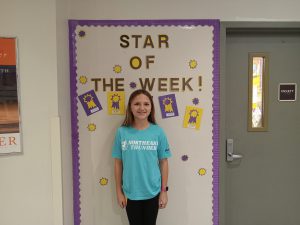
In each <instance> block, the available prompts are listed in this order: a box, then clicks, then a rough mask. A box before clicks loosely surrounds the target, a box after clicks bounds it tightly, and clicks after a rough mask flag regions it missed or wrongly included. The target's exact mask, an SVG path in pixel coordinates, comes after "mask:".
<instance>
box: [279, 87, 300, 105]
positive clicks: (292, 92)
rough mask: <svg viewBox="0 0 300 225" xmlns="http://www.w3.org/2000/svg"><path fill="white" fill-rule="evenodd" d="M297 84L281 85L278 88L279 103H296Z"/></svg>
mask: <svg viewBox="0 0 300 225" xmlns="http://www.w3.org/2000/svg"><path fill="white" fill-rule="evenodd" d="M296 98H297V84H296V83H281V84H279V86H278V100H279V101H296Z"/></svg>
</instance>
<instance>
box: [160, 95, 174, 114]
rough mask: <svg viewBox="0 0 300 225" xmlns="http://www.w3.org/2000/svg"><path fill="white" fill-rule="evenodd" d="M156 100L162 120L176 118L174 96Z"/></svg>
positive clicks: (165, 96) (161, 97)
mask: <svg viewBox="0 0 300 225" xmlns="http://www.w3.org/2000/svg"><path fill="white" fill-rule="evenodd" d="M158 100H159V105H160V109H161V115H162V118H163V119H165V118H169V117H175V116H178V109H177V103H176V97H175V94H170V95H164V96H159V97H158Z"/></svg>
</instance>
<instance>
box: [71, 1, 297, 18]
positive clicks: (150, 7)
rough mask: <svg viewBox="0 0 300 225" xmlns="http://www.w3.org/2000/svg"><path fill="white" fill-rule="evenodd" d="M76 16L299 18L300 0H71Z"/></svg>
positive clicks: (72, 9) (73, 16)
mask: <svg viewBox="0 0 300 225" xmlns="http://www.w3.org/2000/svg"><path fill="white" fill-rule="evenodd" d="M70 1H71V5H70V9H71V10H70V18H73V19H221V20H222V21H244V20H248V21H269V20H272V21H286V20H288V21H299V20H300V14H299V10H298V9H299V6H300V2H299V1H297V0H286V1H282V0H252V1H249V0H210V1H204V0H186V1H182V0H152V1H149V0H148V1H147V0H126V1H122V0H110V1H108V0H106V1H105V0H86V1H82V0H70Z"/></svg>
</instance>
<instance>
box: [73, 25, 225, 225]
mask: <svg viewBox="0 0 300 225" xmlns="http://www.w3.org/2000/svg"><path fill="white" fill-rule="evenodd" d="M184 25H187V26H188V25H190V26H212V27H213V28H214V29H213V34H214V35H213V112H212V113H213V211H212V213H213V221H212V222H213V225H219V149H220V143H219V134H220V126H219V124H220V78H219V76H220V69H219V67H220V21H219V20H211V19H209V20H203V19H199V20H198V19H194V20H69V54H70V85H71V86H70V90H71V120H72V121H71V125H72V148H73V151H72V152H73V212H74V225H80V224H81V208H80V168H79V166H80V163H79V133H78V114H77V102H78V99H77V96H78V94H77V85H76V83H77V82H76V77H77V74H76V70H77V61H76V33H75V30H76V26H184Z"/></svg>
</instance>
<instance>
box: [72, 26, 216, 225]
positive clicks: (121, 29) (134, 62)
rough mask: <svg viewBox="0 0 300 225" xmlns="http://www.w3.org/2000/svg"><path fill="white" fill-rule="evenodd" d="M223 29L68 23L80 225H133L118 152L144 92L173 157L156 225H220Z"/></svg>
mask: <svg viewBox="0 0 300 225" xmlns="http://www.w3.org/2000/svg"><path fill="white" fill-rule="evenodd" d="M219 29H220V28H219V21H218V20H99V21H98V20H97V21H95V20H92V21H91V20H70V21H69V44H70V74H71V76H70V78H71V81H70V82H71V104H72V105H71V113H72V144H73V184H74V187H73V191H74V221H75V225H107V224H114V225H121V224H128V221H127V217H126V212H125V210H124V209H121V208H120V207H119V206H118V204H117V200H116V194H115V181H114V171H113V164H114V161H113V159H112V157H111V151H112V143H113V139H114V135H115V132H116V129H117V128H118V127H119V126H120V125H121V124H122V122H123V120H124V117H125V110H126V105H127V101H128V98H129V95H130V94H131V93H132V92H133V91H134V90H137V89H141V88H142V89H146V90H148V91H149V92H150V93H151V95H152V96H153V101H154V106H155V110H156V119H157V122H158V124H159V125H160V126H161V127H162V128H163V129H164V131H165V133H166V134H167V137H168V140H169V143H170V150H171V152H172V157H171V158H170V159H169V182H168V186H169V192H168V197H169V203H168V206H167V208H166V209H163V210H160V211H159V215H158V221H157V224H172V225H182V224H186V225H197V224H202V225H210V224H213V225H217V224H218V221H219V208H218V196H219V189H218V184H219V183H218V182H219V181H218V177H219V176H218V174H219V172H218V170H219Z"/></svg>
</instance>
